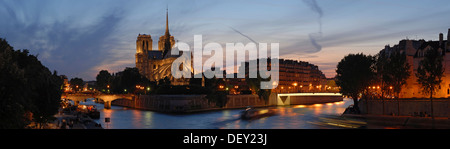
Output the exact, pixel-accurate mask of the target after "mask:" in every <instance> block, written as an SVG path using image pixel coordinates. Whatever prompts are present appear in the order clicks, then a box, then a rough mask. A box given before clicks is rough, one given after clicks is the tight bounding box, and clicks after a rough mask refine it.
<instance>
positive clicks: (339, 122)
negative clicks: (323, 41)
mask: <svg viewBox="0 0 450 149" xmlns="http://www.w3.org/2000/svg"><path fill="white" fill-rule="evenodd" d="M81 104H91V105H92V104H95V105H96V106H97V108H98V110H99V111H100V119H98V120H97V122H99V123H101V124H102V126H103V128H105V129H322V128H358V127H359V126H362V125H364V122H360V121H354V120H349V119H344V118H342V117H340V115H341V114H342V113H343V112H344V110H345V108H346V107H348V106H349V105H351V104H353V101H352V100H351V99H348V98H345V99H344V100H343V101H341V102H334V103H325V104H314V105H293V106H279V107H274V108H275V109H277V111H278V114H277V115H274V116H270V117H264V118H260V119H256V120H241V119H239V116H240V112H241V111H242V110H243V109H233V110H221V111H210V112H202V113H193V114H177V115H175V114H166V113H158V112H153V111H144V110H136V109H130V108H125V107H120V106H112V107H111V109H104V108H103V104H97V103H94V102H92V101H88V102H86V103H81ZM105 118H110V122H108V123H106V122H105Z"/></svg>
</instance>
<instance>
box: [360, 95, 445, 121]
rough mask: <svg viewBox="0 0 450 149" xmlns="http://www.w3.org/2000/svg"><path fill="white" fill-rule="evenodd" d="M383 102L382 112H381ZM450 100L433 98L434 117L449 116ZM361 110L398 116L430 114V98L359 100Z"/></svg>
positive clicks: (366, 112)
mask: <svg viewBox="0 0 450 149" xmlns="http://www.w3.org/2000/svg"><path fill="white" fill-rule="evenodd" d="M383 104H384V112H383ZM449 105H450V100H449V99H441V98H439V99H433V113H434V116H435V117H450V109H449ZM359 107H360V109H361V112H362V113H365V114H378V115H381V114H384V115H400V116H420V115H421V114H422V116H423V115H430V114H431V102H430V99H414V98H412V99H399V100H398V101H397V100H395V99H386V100H384V101H383V100H367V101H366V100H361V101H360V105H359Z"/></svg>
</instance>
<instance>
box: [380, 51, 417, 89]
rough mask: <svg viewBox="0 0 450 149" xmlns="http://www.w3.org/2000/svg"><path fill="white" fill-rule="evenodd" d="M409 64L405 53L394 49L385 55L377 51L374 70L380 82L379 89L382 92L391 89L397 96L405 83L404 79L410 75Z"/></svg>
mask: <svg viewBox="0 0 450 149" xmlns="http://www.w3.org/2000/svg"><path fill="white" fill-rule="evenodd" d="M409 68H410V65H409V64H408V63H407V61H406V54H405V53H400V52H397V51H394V52H392V53H390V55H387V54H386V53H384V52H383V53H379V54H378V55H377V61H376V72H377V74H378V75H377V76H378V79H379V82H381V89H382V90H383V92H385V91H388V90H391V89H390V87H391V86H392V90H393V92H394V93H395V95H396V96H395V97H396V98H398V97H399V94H400V91H401V90H402V86H403V85H405V84H406V80H407V79H408V78H409V76H410V72H409Z"/></svg>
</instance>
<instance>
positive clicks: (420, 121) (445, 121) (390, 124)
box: [342, 114, 450, 129]
mask: <svg viewBox="0 0 450 149" xmlns="http://www.w3.org/2000/svg"><path fill="white" fill-rule="evenodd" d="M342 116H343V117H348V118H358V119H364V120H365V121H366V122H367V128H368V129H450V119H449V118H448V117H435V119H434V126H433V120H432V118H431V117H413V116H390V115H374V114H342Z"/></svg>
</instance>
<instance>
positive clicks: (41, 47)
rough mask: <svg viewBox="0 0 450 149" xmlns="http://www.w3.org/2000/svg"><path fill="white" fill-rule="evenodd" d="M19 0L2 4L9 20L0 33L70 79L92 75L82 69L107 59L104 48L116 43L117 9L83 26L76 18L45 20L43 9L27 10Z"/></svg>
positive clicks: (118, 22)
mask: <svg viewBox="0 0 450 149" xmlns="http://www.w3.org/2000/svg"><path fill="white" fill-rule="evenodd" d="M14 2H16V1H14ZM19 2H20V1H17V2H16V3H11V4H8V3H2V6H3V8H5V10H6V12H7V13H5V12H4V11H3V12H2V11H0V15H1V16H5V17H6V18H7V19H6V20H8V21H2V23H0V36H4V37H2V38H6V39H7V40H8V41H10V43H11V45H12V46H14V47H15V48H16V49H30V52H31V53H32V54H36V55H38V58H39V59H40V60H41V61H42V62H43V63H44V65H46V66H47V67H49V69H51V70H52V69H53V70H57V71H58V72H59V74H67V75H68V77H69V78H70V77H83V78H92V77H91V76H89V75H87V74H86V73H85V71H87V70H89V69H90V68H91V67H95V66H96V65H97V64H98V63H101V62H102V61H103V60H104V59H108V58H109V57H108V49H107V48H110V47H109V46H110V45H112V44H114V43H115V42H116V41H115V37H114V34H113V33H114V32H115V31H116V29H117V28H118V25H119V24H120V22H121V20H122V18H123V16H121V15H120V12H121V11H120V10H117V9H116V10H115V11H109V12H104V13H103V15H100V16H101V17H99V18H94V20H96V21H93V22H90V23H89V25H85V24H80V22H83V21H84V20H79V19H75V17H74V18H69V19H64V20H60V19H57V18H53V19H52V20H48V19H44V18H45V17H46V16H45V13H46V12H39V13H34V12H33V11H35V10H30V11H27V10H25V9H26V8H21V7H18V6H19V5H21V4H20V3H19ZM40 5H43V6H45V5H46V4H45V3H43V4H40ZM38 7H39V6H38ZM0 8H1V6H0ZM28 18H33V19H28ZM87 18H88V17H86V19H87ZM114 46H117V45H114ZM105 55H106V56H105Z"/></svg>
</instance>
